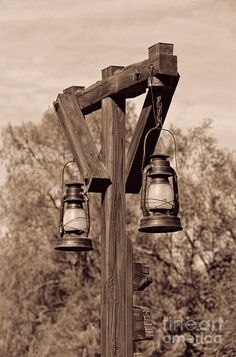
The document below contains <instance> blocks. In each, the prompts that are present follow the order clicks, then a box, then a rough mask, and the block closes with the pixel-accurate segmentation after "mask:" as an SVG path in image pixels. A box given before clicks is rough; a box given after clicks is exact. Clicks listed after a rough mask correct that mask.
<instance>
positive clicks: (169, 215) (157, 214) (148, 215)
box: [139, 154, 183, 233]
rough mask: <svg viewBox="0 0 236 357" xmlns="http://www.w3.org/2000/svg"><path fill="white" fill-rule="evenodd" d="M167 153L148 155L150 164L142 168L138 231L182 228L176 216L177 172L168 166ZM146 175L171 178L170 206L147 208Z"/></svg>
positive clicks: (177, 197) (160, 231) (150, 231)
mask: <svg viewBox="0 0 236 357" xmlns="http://www.w3.org/2000/svg"><path fill="white" fill-rule="evenodd" d="M168 158H169V156H168V155H163V154H153V155H151V157H150V159H151V160H150V164H149V165H147V166H146V167H145V168H144V170H143V175H142V188H141V210H142V213H143V218H141V220H140V228H139V231H140V232H146V233H165V232H176V231H180V230H182V229H183V228H182V225H181V223H180V218H179V217H177V215H178V212H179V194H178V182H177V174H176V172H175V170H174V169H173V168H172V167H171V166H170V162H169V160H167V159H168ZM148 177H151V178H155V177H157V178H158V177H160V178H163V177H166V178H169V177H171V178H172V190H173V205H172V208H170V209H167V208H162V207H158V206H157V208H156V209H148V208H147V204H146V203H147V200H146V196H147V181H148Z"/></svg>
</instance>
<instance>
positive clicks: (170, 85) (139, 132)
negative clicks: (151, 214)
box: [126, 76, 179, 193]
mask: <svg viewBox="0 0 236 357" xmlns="http://www.w3.org/2000/svg"><path fill="white" fill-rule="evenodd" d="M158 79H159V80H160V81H161V83H162V84H163V85H160V86H155V87H153V88H152V91H153V99H154V106H155V111H156V99H157V96H158V95H161V96H162V121H163V122H164V120H165V117H166V114H167V112H168V109H169V106H170V103H171V100H172V96H173V94H174V92H175V89H176V86H177V84H178V81H179V76H175V77H169V76H168V77H167V76H158ZM155 125H156V124H155V117H154V114H153V103H152V93H151V89H149V91H148V93H147V96H146V99H145V102H144V105H143V108H142V111H141V113H140V116H139V120H138V123H137V125H136V128H135V131H134V135H133V137H132V140H131V142H130V146H129V149H128V153H127V159H126V192H127V193H139V191H140V188H141V183H142V157H143V143H144V138H145V136H146V134H147V132H148V131H149V130H150V129H151V128H153V127H155ZM159 135H160V131H157V130H156V131H152V132H151V134H150V136H149V137H148V140H147V145H146V156H145V162H144V166H145V165H146V164H147V162H148V160H149V156H150V155H151V154H152V152H153V150H154V148H155V146H156V143H157V141H158V138H159Z"/></svg>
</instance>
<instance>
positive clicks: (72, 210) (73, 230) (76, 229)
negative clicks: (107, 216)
mask: <svg viewBox="0 0 236 357" xmlns="http://www.w3.org/2000/svg"><path fill="white" fill-rule="evenodd" d="M83 184H84V183H83V182H79V181H73V182H69V183H67V184H66V185H65V186H66V193H65V196H64V197H63V198H62V203H61V211H60V238H59V239H58V242H57V245H56V247H55V249H58V250H62V251H88V250H92V249H93V246H92V240H91V239H90V238H89V237H88V234H89V228H90V217H89V204H88V197H87V195H85V194H84V192H83V188H82V186H83Z"/></svg>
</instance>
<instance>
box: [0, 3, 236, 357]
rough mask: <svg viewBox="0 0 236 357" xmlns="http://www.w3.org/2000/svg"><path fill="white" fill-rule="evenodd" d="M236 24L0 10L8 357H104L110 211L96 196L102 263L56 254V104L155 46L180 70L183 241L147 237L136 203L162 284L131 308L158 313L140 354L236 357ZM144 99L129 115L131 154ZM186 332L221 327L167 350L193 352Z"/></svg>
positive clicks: (95, 119) (155, 11) (71, 9)
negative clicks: (104, 241)
mask: <svg viewBox="0 0 236 357" xmlns="http://www.w3.org/2000/svg"><path fill="white" fill-rule="evenodd" d="M235 18H236V2H235V1H234V0H231V1H230V0H221V1H220V0H207V1H198V0H196V1H193V0H192V1H191V0H190V1H187V0H179V1H174V0H173V1H172V0H166V1H160V0H146V1H144V0H136V1H134V0H126V1H125V0H119V1H116V0H114V1H108V0H107V1H105V0H101V1H90V0H84V1H81V0H77V1H75V0H71V1H66V0H54V1H50V2H49V1H44V0H42V1H40V0H36V1H30V0H28V1H24V0H22V1H19V0H14V1H11V0H0V53H1V57H0V78H1V86H0V105H1V112H0V126H1V134H2V135H1V137H0V173H1V175H0V184H1V187H0V200H1V205H0V223H1V225H0V286H1V294H0V320H1V329H0V356H4V357H21V356H27V357H48V356H50V357H53V356H57V357H65V356H66V357H99V356H100V343H101V341H100V327H101V326H100V289H101V274H100V273H101V266H100V263H101V262H100V259H101V248H100V244H101V233H100V197H99V195H97V194H91V195H90V203H91V235H90V237H91V239H93V244H94V247H95V249H94V251H93V252H90V253H88V254H85V253H81V254H78V255H77V254H70V253H67V254H65V253H61V252H56V251H55V250H54V246H55V244H56V239H57V238H58V219H59V213H60V198H61V171H62V167H63V165H64V163H65V162H66V161H67V160H70V159H71V158H72V156H71V153H70V151H69V149H68V143H67V141H66V140H65V138H64V136H63V132H62V128H61V126H60V123H59V122H58V119H57V117H56V115H55V113H54V111H53V106H52V103H53V101H54V100H55V99H56V97H57V94H58V93H60V92H62V90H63V89H64V88H66V87H69V86H71V85H84V86H89V85H91V84H93V83H94V82H96V81H97V80H100V79H101V70H102V69H103V68H106V67H107V66H109V65H124V66H126V65H129V64H132V63H135V62H139V61H142V60H143V59H145V58H147V57H148V47H149V46H151V45H153V44H155V43H157V42H167V43H173V44H174V54H176V55H177V56H178V70H179V73H180V81H179V84H178V86H177V89H176V92H175V94H174V96H173V100H172V103H171V106H170V109H169V112H168V115H167V118H166V122H165V126H166V127H168V128H171V130H172V132H173V133H174V135H175V137H176V141H177V144H178V146H177V147H178V151H177V159H178V177H179V190H180V218H181V222H182V225H183V227H184V230H183V231H182V232H178V233H173V234H168V233H167V234H161V235H158V236H156V235H154V236H153V235H147V234H142V233H138V227H139V222H140V208H139V205H140V203H139V201H140V197H139V195H133V196H132V195H131V196H130V197H129V198H128V199H127V232H128V235H129V237H131V238H132V241H133V244H134V257H135V260H136V261H142V262H145V263H147V264H148V265H149V267H150V275H152V277H153V283H152V285H151V286H150V287H148V288H147V289H146V290H145V292H142V293H137V294H136V295H135V303H137V304H140V305H144V306H147V307H148V308H150V311H151V314H152V321H153V328H154V339H153V340H152V341H146V342H140V343H138V344H137V351H140V352H143V353H144V355H145V356H147V357H161V356H164V357H185V356H195V357H199V356H206V357H213V356H218V357H224V356H230V357H231V356H232V357H233V356H235V355H236V349H235V345H236V344H235V341H236V334H235V327H236V326H235V321H236V315H235V311H236V306H235V294H236V247H235V244H236V234H235V231H236V223H235V213H236V212H235V211H236V197H235V192H236V191H235V189H236V171H235V168H236V165H235V163H236V162H235V161H236V157H235V126H236V124H235V102H236V92H235V79H236V62H235V55H236V41H235V36H236V22H235ZM143 99H144V96H141V97H140V98H137V99H136V100H134V101H133V103H132V102H129V103H128V109H127V143H126V144H127V145H128V142H129V140H130V137H131V135H132V133H133V130H134V127H135V124H136V122H137V115H138V114H139V110H140V108H141V106H142V102H143ZM100 122H101V113H100V112H97V113H96V114H94V115H93V116H92V117H91V120H89V123H90V129H91V131H92V134H93V137H94V139H95V141H96V144H98V146H99V145H100ZM163 141H164V144H165V148H166V150H167V151H168V153H169V154H170V155H171V157H172V158H173V156H174V155H173V145H172V143H171V141H170V140H169V138H168V136H164V137H163ZM140 159H141V158H140ZM173 162H174V160H173ZM73 174H74V171H70V170H69V171H68V172H67V173H66V177H67V178H69V177H70V176H72V175H73ZM186 320H192V321H197V322H199V321H200V322H201V321H209V322H212V321H216V320H218V321H222V325H221V326H220V327H218V328H217V329H216V330H212V329H211V328H209V329H208V330H207V331H204V333H203V335H204V336H210V337H211V341H212V343H211V344H208V343H206V342H203V343H197V344H191V343H184V340H182V341H180V342H179V343H172V342H171V343H167V342H166V341H167V340H168V337H167V338H166V336H172V337H173V336H175V335H176V334H177V335H179V336H182V337H183V338H184V339H185V340H186V339H187V337H188V336H189V331H186V329H183V328H182V325H178V323H179V322H180V323H181V321H186ZM165 321H167V322H168V323H165ZM171 321H178V323H177V329H173V326H172V325H170V322H171ZM168 324H169V325H168ZM190 332H191V331H190ZM190 335H191V333H190ZM204 336H203V337H204ZM216 336H220V337H221V339H218V340H220V343H218V342H217V341H216V340H215V339H214V338H215V337H216Z"/></svg>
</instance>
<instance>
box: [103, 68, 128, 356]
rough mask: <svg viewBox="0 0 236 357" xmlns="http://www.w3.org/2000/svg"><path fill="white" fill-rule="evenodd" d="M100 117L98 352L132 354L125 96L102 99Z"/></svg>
mask: <svg viewBox="0 0 236 357" xmlns="http://www.w3.org/2000/svg"><path fill="white" fill-rule="evenodd" d="M115 68H116V70H117V67H115ZM110 71H111V68H109V70H108V72H109V73H110ZM105 76H106V70H103V77H105ZM102 117H103V120H102V152H101V157H102V159H103V162H104V164H105V166H106V168H107V170H108V173H109V175H110V177H111V180H112V185H111V186H109V187H108V188H107V190H106V192H104V193H103V195H102V240H101V245H102V313H101V324H102V329H101V330H102V333H101V337H102V356H103V357H121V356H122V357H132V354H133V340H132V245H131V242H130V241H129V240H127V237H126V235H125V224H126V213H125V166H124V162H125V99H112V98H106V99H104V100H103V102H102Z"/></svg>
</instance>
